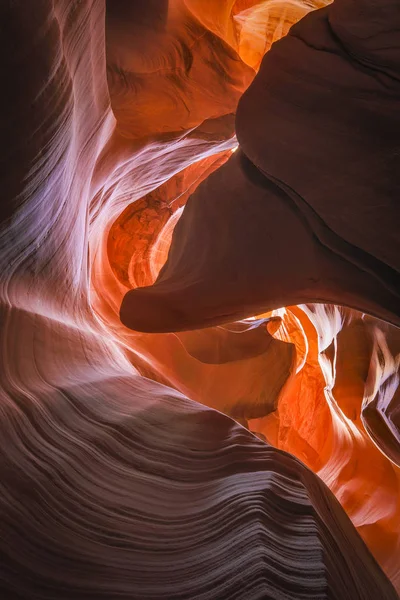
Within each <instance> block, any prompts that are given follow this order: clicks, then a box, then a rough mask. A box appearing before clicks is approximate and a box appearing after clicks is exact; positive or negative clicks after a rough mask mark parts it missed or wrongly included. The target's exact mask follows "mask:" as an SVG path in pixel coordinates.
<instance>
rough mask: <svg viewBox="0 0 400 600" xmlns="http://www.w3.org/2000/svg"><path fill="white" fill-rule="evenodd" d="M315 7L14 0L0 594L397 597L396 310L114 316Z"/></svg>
mask: <svg viewBox="0 0 400 600" xmlns="http://www.w3.org/2000/svg"><path fill="white" fill-rule="evenodd" d="M111 5H112V6H111ZM317 7H319V4H317V3H316V4H314V5H313V6H312V7H311V5H308V4H307V5H303V4H298V3H293V2H280V3H272V2H253V1H252V0H238V1H237V2H230V1H226V2H225V1H224V2H220V3H218V6H217V5H216V4H215V3H212V2H198V1H197V0H185V1H184V0H171V1H170V2H169V6H168V10H167V3H163V2H160V3H155V2H148V3H146V4H145V3H143V2H136V1H125V0H118V1H117V0H115V2H114V0H112V1H110V2H109V3H108V6H107V7H106V6H105V4H104V2H103V1H102V0H77V1H74V2H70V1H69V0H54V1H52V2H50V1H47V0H37V2H35V3H34V6H33V5H31V4H29V3H26V2H23V1H22V0H17V1H13V2H11V1H6V2H4V3H3V4H2V6H1V8H0V17H1V23H2V36H0V44H1V46H2V60H3V64H4V73H5V75H4V82H5V86H4V88H5V89H4V91H3V92H2V102H3V106H2V108H3V110H2V113H1V114H2V128H3V132H4V140H5V141H4V142H3V144H2V148H1V159H2V165H3V167H4V168H3V169H2V174H1V177H2V193H3V196H2V204H1V209H0V210H1V225H0V227H1V228H0V322H1V327H0V338H1V340H0V343H1V351H0V408H1V410H0V528H1V535H0V592H1V597H2V598H5V599H7V600H28V599H29V600H33V599H35V600H55V599H63V598H65V600H67V599H68V600H69V599H70V598H75V599H77V600H80V599H82V600H84V599H85V600H89V599H94V598H96V599H97V598H104V599H109V600H115V599H116V598H117V597H118V598H126V599H128V598H129V599H133V598H141V599H142V598H143V599H145V598H148V599H149V600H154V599H156V598H157V599H160V600H161V599H165V600H171V599H172V598H174V599H175V598H176V599H177V600H178V599H182V600H183V599H187V600H192V599H198V600H211V599H213V600H220V599H221V600H222V599H225V598H226V600H228V599H234V598H237V599H243V600H253V599H254V600H256V599H261V598H271V599H274V600H275V599H282V600H283V598H286V599H293V600H295V599H296V600H298V599H299V598H304V599H311V598H315V599H316V600H317V599H318V600H321V599H322V598H335V599H337V600H343V599H347V598H348V599H349V600H354V599H356V598H360V599H365V600H376V599H377V598H382V599H388V600H389V599H395V598H397V597H398V596H397V593H396V591H395V587H396V586H397V587H399V566H398V561H397V557H398V551H399V539H400V532H399V526H398V524H399V522H400V520H399V514H400V507H399V485H398V482H399V475H398V473H399V472H398V469H397V467H396V466H395V463H396V462H397V460H398V396H397V395H396V394H397V392H396V389H397V388H396V386H397V379H396V378H397V374H398V335H397V333H396V331H397V330H395V329H394V328H393V327H390V326H389V325H386V324H383V323H382V322H379V321H377V320H375V319H372V318H371V319H368V318H365V316H362V315H360V314H359V313H355V312H351V311H348V310H345V309H339V308H337V307H334V306H333V307H332V306H322V305H319V306H318V305H314V306H313V305H307V306H301V307H295V306H293V307H289V308H286V309H282V308H281V307H280V305H279V303H277V305H276V308H277V310H276V311H274V312H273V313H268V314H259V315H256V314H254V315H251V318H250V319H248V320H245V321H238V322H234V323H228V324H226V325H224V326H219V325H218V326H215V327H212V328H204V329H202V330H201V331H200V330H199V331H185V332H181V333H166V334H154V335H146V334H141V333H139V332H137V331H132V330H129V329H127V328H126V327H124V326H123V325H122V324H121V322H120V321H119V308H120V304H121V301H122V298H123V296H124V294H125V293H126V292H127V291H128V290H129V289H130V288H133V287H135V286H138V285H146V286H149V285H151V284H152V283H153V281H154V279H155V278H157V277H158V276H159V272H160V269H161V268H162V265H163V263H164V262H165V259H166V255H167V252H168V248H169V245H170V240H171V237H173V230H174V228H175V229H176V232H178V233H179V230H182V228H183V226H184V220H183V219H181V220H179V217H180V215H181V214H182V210H183V207H184V205H185V204H186V202H187V200H188V198H189V196H191V194H192V193H193V192H194V194H195V196H196V195H197V194H202V193H203V192H201V190H204V189H208V188H209V187H210V186H213V185H214V183H213V182H215V181H216V180H218V179H219V177H221V174H222V176H223V174H224V173H229V172H230V171H229V170H228V171H227V170H226V168H225V167H227V166H228V165H241V168H244V169H245V170H246V169H248V165H247V167H243V164H244V163H246V160H247V159H246V158H244V157H243V154H242V153H241V151H240V150H239V151H237V152H235V153H234V154H232V151H234V150H236V146H237V141H236V139H235V137H234V114H235V111H236V106H237V103H238V101H239V98H240V96H241V94H242V93H243V92H244V91H245V89H246V87H247V86H248V85H249V84H250V83H251V80H252V79H253V77H254V75H255V71H256V70H257V69H258V67H259V64H260V62H261V58H262V56H263V54H264V52H265V51H267V50H269V48H270V46H271V43H272V42H273V41H274V40H275V39H278V38H279V37H281V36H282V35H284V34H286V33H287V31H288V29H289V27H290V25H292V24H293V23H294V22H295V21H297V20H298V19H299V18H301V17H302V16H303V15H304V14H305V13H306V12H308V11H309V10H310V9H311V8H317ZM106 8H107V9H108V12H106ZM106 48H107V60H106ZM107 67H108V68H107ZM107 77H108V79H107ZM229 168H230V167H229ZM217 169H218V170H217ZM250 170H251V171H252V167H250ZM239 171H240V169H239ZM242 173H243V171H242ZM248 174H249V172H248V170H247V171H246V176H247V175H248ZM258 177H259V175H258V174H257V175H256V176H255V177H254V171H252V175H251V181H252V185H253V186H254V190H256V189H258V187H257V186H258V181H259V179H258ZM228 179H229V176H228ZM226 183H227V185H228V184H229V185H231V186H234V185H235V181H234V180H232V181H228V180H227V181H226ZM275 188H276V186H275V183H271V186H270V189H271V190H274V191H275ZM279 194H280V196H279V198H280V200H282V199H283V202H284V203H285V202H286V199H285V198H286V197H285V193H284V192H282V193H281V192H279ZM192 198H193V196H192ZM192 198H190V199H189V201H188V202H189V204H188V210H187V211H186V212H184V214H186V215H187V214H188V213H190V204H193V202H192ZM232 199H234V198H233V197H231V198H230V199H229V198H227V197H223V196H221V197H220V198H219V201H220V209H221V210H223V212H224V213H226V215H227V222H228V224H229V219H228V215H229V210H228V209H229V203H230V202H232ZM258 201H259V198H257V194H254V198H253V204H252V206H251V209H250V211H249V208H248V206H245V205H243V206H242V207H241V216H242V226H243V227H244V224H245V222H246V219H247V218H248V215H249V212H250V213H252V214H253V215H254V216H255V217H256V218H257V210H258V208H257V206H258V205H257V202H258ZM225 205H226V206H225ZM277 206H278V205H277ZM285 206H286V205H285ZM185 210H186V209H185ZM209 210H210V215H212V214H213V210H214V207H213V204H212V202H211V197H210V202H209ZM277 211H278V208H277ZM278 212H279V211H278ZM288 214H290V215H291V217H290V218H289V219H288V221H286V223H285V227H286V229H285V233H286V235H288V236H289V237H290V226H291V221H290V219H291V218H292V216H293V215H294V216H293V219H294V221H296V218H297V216H296V213H295V212H293V211H292V209H290V210H289V212H288ZM212 221H213V220H212V218H211V219H209V220H208V221H202V219H200V221H199V220H198V219H197V217H196V219H195V224H196V226H199V227H200V229H201V228H203V229H202V231H204V234H205V235H206V236H207V235H208V236H209V235H210V232H211V231H212V227H214V226H215V225H217V224H216V223H212ZM294 221H293V222H294ZM259 225H260V227H262V223H261V220H260V219H259ZM217 233H218V235H219V236H220V238H219V242H220V244H219V245H217V250H216V252H215V253H214V258H217V256H218V252H220V251H221V247H222V249H223V246H224V243H225V242H224V236H225V235H226V236H227V235H228V234H227V230H225V233H224V232H223V231H221V230H219V231H218V232H217ZM228 233H229V234H230V235H233V236H235V235H237V236H238V240H239V238H240V228H239V227H237V228H236V229H235V223H233V228H231V229H230V231H229V232H228ZM248 233H249V232H248ZM264 233H265V235H266V234H267V232H266V231H264ZM278 233H279V232H277V234H278ZM228 237H229V236H228ZM293 239H294V238H293ZM247 240H250V245H251V244H252V243H253V241H252V237H251V236H248V237H247ZM205 241H206V239H203V243H204V242H205ZM175 248H176V246H175ZM253 249H254V250H256V245H255V244H254V248H253ZM237 250H238V256H237V260H236V265H233V267H232V270H233V271H234V272H235V269H236V272H237V273H238V277H239V279H238V280H237V281H236V284H238V283H239V282H240V277H241V278H243V280H246V273H245V271H244V270H241V269H240V266H241V263H240V252H241V251H243V249H242V248H241V247H240V244H239V245H238V247H237ZM301 251H302V250H301V248H299V253H301ZM172 252H174V250H173V251H172ZM254 256H255V259H257V261H258V264H259V265H260V269H261V268H262V269H263V270H264V271H265V270H267V269H269V268H271V269H277V270H279V269H280V268H281V267H280V265H279V264H278V263H277V261H276V259H275V260H274V258H273V257H272V256H269V257H263V258H262V260H261V258H260V257H259V256H258V255H257V252H255V255H254ZM257 256H258V258H257ZM202 257H203V267H204V269H205V270H206V269H207V263H209V264H208V268H209V269H210V270H211V269H212V265H211V263H210V262H209V260H208V255H207V251H206V249H205V250H204V255H201V254H200V259H201V258H202ZM264 258H267V259H268V260H264ZM261 263H262V264H261ZM200 264H201V260H200ZM163 272H164V273H165V272H166V269H164V271H161V277H163V275H162V273H163ZM193 273H195V271H190V275H191V276H193ZM220 283H221V282H218V281H217V279H216V287H217V288H218V286H219V287H220V289H221V290H222V286H221V285H220ZM236 287H237V286H236ZM232 292H235V289H234V288H232ZM232 298H233V299H234V294H232ZM300 300H301V298H299V301H300ZM193 306H194V305H193ZM183 308H185V309H186V308H187V306H186V305H185V306H184V307H183ZM192 308H193V307H192ZM228 316H229V315H228ZM228 316H227V318H228ZM249 316H250V315H249ZM256 317H257V318H256ZM201 324H202V325H203V324H204V323H201ZM180 328H181V329H182V327H180ZM349 363H351V367H352V368H351V369H349V368H348V365H349ZM142 375H145V376H142ZM147 377H151V378H153V379H155V380H158V381H159V382H162V384H164V385H160V384H159V383H156V382H154V381H150V380H149V379H148V378H147ZM196 401H200V402H201V404H198V403H196ZM204 405H208V407H206V406H204ZM210 407H211V408H210ZM213 409H214V410H213ZM215 409H217V410H215ZM221 411H224V412H226V413H227V414H226V415H224V414H222V413H221ZM232 416H233V417H234V418H236V419H237V420H238V421H240V422H241V423H243V425H245V427H242V426H241V425H239V424H238V423H235V421H234V420H233V419H232V418H231V417H232ZM246 428H247V429H246ZM248 429H250V431H249V430H248ZM252 432H253V433H252ZM254 434H255V435H254ZM256 436H258V437H259V438H261V439H257V437H256ZM261 440H266V441H267V442H269V443H265V442H264V441H261ZM270 444H271V445H270ZM274 446H276V448H274ZM288 452H290V454H289V453H288ZM293 455H295V456H297V457H298V458H295V457H294V456H293ZM298 459H300V460H298ZM300 461H302V462H300ZM304 463H306V465H307V466H305V465H304ZM368 466H369V470H368V468H367V467H368ZM308 467H310V468H311V469H312V470H309V468H308ZM371 468H372V472H373V475H372V476H371ZM313 471H314V472H313ZM316 473H317V474H316ZM318 475H319V476H318ZM321 479H322V480H324V481H325V482H326V483H328V485H329V487H330V488H331V491H329V489H328V487H326V485H325V484H324V483H323V482H322V481H321ZM332 492H333V493H334V494H335V495H336V497H337V499H335V497H334V495H333V493H332ZM338 500H339V502H338ZM341 505H342V506H341ZM345 511H346V512H347V513H348V515H349V517H350V518H351V520H352V522H351V520H350V519H349V518H348V516H346V512H345ZM360 534H361V535H360ZM393 584H394V586H395V587H394V586H393Z"/></svg>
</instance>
